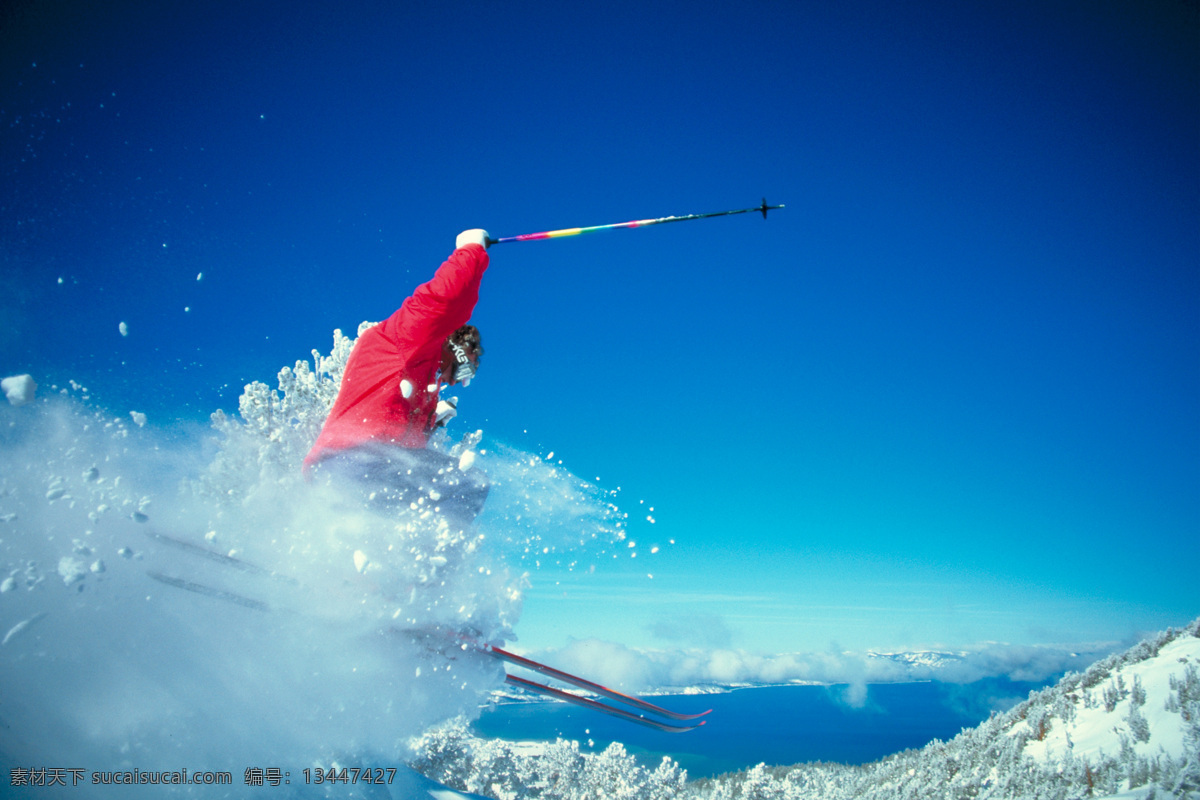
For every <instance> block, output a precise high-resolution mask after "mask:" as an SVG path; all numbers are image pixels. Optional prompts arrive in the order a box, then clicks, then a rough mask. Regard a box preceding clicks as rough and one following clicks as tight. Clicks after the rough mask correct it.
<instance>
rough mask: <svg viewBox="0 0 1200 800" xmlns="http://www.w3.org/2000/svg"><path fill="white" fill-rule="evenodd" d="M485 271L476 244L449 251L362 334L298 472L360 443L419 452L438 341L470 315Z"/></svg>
mask: <svg viewBox="0 0 1200 800" xmlns="http://www.w3.org/2000/svg"><path fill="white" fill-rule="evenodd" d="M487 266H488V255H487V252H486V251H485V250H484V248H483V247H482V246H481V245H478V244H469V245H467V246H466V247H463V248H460V249H458V250H455V251H454V253H453V254H452V255H451V256H450V258H449V259H447V260H446V262H445V263H444V264H442V265H441V266H440V267H438V270H437V272H436V273H434V276H433V278H432V279H431V280H430V281H429V282H428V283H423V284H421V285H420V286H418V287H417V289H416V291H414V292H413V294H412V297H409V298H408V299H407V300H405V301H404V303H403V304H402V305H401V306H400V308H399V310H397V311H396V313H394V314H392V315H391V316H390V317H388V318H387V319H386V320H384V321H383V322H381V323H379V324H378V325H376V326H375V327H373V328H370V329H368V330H366V331H364V332H363V334H362V335H361V336H359V337H358V341H357V342H355V344H354V349H353V350H352V351H350V358H349V360H348V361H347V362H346V370H345V372H344V373H343V374H342V385H341V387H340V388H339V389H338V395H337V399H336V400H334V403H333V408H332V409H331V410H330V412H329V416H328V417H327V418H326V419H325V425H324V427H322V428H321V435H320V436H318V437H317V441H316V444H314V445H313V447H312V450H310V451H309V452H308V455H307V456H306V457H305V459H304V469H305V471H306V472H307V471H308V469H309V468H310V467H312V466H313V465H314V464H316V463H317V462H319V461H320V460H321V459H322V458H324V457H325V456H327V455H329V454H330V453H332V452H336V451H339V450H345V449H347V448H350V447H354V446H356V445H360V444H363V443H364V442H368V441H372V442H381V443H388V444H395V445H398V446H400V447H408V448H414V449H420V448H422V447H424V446H425V445H426V444H427V443H428V441H429V437H430V435H431V434H432V433H433V429H434V413H435V411H436V409H437V402H438V369H439V368H440V367H441V364H442V344H443V343H444V342H445V341H446V338H447V337H449V336H450V334H452V333H454V331H456V330H458V329H459V328H460V327H462V326H463V325H466V324H467V321H468V320H469V319H470V318H471V312H472V311H473V310H474V309H475V303H476V302H477V301H478V300H479V282H480V281H481V280H482V279H483V273H484V270H486V269H487Z"/></svg>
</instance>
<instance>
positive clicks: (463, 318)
mask: <svg viewBox="0 0 1200 800" xmlns="http://www.w3.org/2000/svg"><path fill="white" fill-rule="evenodd" d="M469 234H470V236H468V235H469ZM464 238H465V239H466V241H464ZM479 239H482V240H483V242H486V240H487V232H486V231H482V230H477V231H464V232H463V233H461V234H459V236H458V241H457V242H456V244H458V243H459V242H462V246H460V247H458V248H456V249H455V251H454V252H453V253H452V254H451V255H450V257H449V258H448V259H446V261H445V262H444V263H443V264H442V265H441V266H440V267H438V269H437V272H435V273H434V275H433V278H431V279H430V280H429V281H427V282H425V283H423V284H421V285H420V286H418V287H417V289H416V291H414V292H413V294H412V297H409V298H408V299H407V300H405V301H404V304H403V305H402V306H401V308H400V311H398V312H397V313H395V314H393V315H392V317H391V318H390V319H388V320H387V321H386V322H385V323H384V325H385V330H384V333H385V334H386V335H389V336H394V337H396V338H409V339H410V340H411V339H417V340H420V343H421V344H432V343H436V344H437V346H438V347H440V346H441V343H442V342H443V341H444V340H445V339H446V337H448V336H449V335H450V334H452V333H454V331H456V330H458V328H460V327H461V326H463V325H466V324H467V321H468V320H470V318H471V312H472V311H474V309H475V304H476V303H477V302H478V301H479V284H480V281H482V279H483V273H484V271H485V270H487V267H488V263H489V259H488V254H487V251H486V244H484V243H481V242H480V241H479ZM414 344H417V343H416V342H414ZM418 346H419V345H418Z"/></svg>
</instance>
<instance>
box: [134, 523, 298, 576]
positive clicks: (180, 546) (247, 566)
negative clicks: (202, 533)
mask: <svg viewBox="0 0 1200 800" xmlns="http://www.w3.org/2000/svg"><path fill="white" fill-rule="evenodd" d="M146 536H148V537H150V538H151V539H153V540H154V541H156V542H158V543H160V544H165V545H168V546H170V547H174V548H176V549H177V550H182V551H183V552H185V553H191V554H192V555H196V556H200V557H201V558H204V559H207V560H209V561H212V562H215V563H217V564H221V565H223V566H226V567H230V568H232V569H236V570H238V571H239V572H248V573H250V574H252V575H266V576H268V577H271V578H277V579H279V580H282V581H287V582H288V583H291V584H293V585H295V583H296V581H295V580H293V579H292V578H289V577H288V576H286V575H281V574H279V573H278V572H275V571H274V570H269V569H267V568H266V567H260V566H259V565H258V564H253V563H251V562H249V561H246V560H245V559H243V558H237V557H236V556H230V555H226V554H224V553H221V552H218V551H216V550H213V549H212V548H210V547H205V546H203V545H199V544H193V543H192V542H189V541H187V540H185V539H178V538H176V537H174V536H168V535H167V534H165V533H159V532H158V531H153V530H148V531H146Z"/></svg>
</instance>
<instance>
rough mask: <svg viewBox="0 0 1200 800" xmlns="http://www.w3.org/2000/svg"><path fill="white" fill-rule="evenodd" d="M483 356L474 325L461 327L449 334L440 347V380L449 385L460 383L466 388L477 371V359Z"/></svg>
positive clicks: (477, 330)
mask: <svg viewBox="0 0 1200 800" xmlns="http://www.w3.org/2000/svg"><path fill="white" fill-rule="evenodd" d="M482 355H483V343H482V340H481V339H480V338H479V329H478V328H476V327H475V326H474V325H463V326H462V327H461V328H459V329H458V330H456V331H455V332H454V333H452V334H450V337H449V338H448V339H446V343H445V344H444V345H442V378H443V380H445V379H449V381H450V385H451V386H453V385H454V384H456V383H462V385H463V386H468V385H470V383H471V378H473V377H475V373H476V371H478V369H479V358H480V356H482Z"/></svg>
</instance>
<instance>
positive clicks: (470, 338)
mask: <svg viewBox="0 0 1200 800" xmlns="http://www.w3.org/2000/svg"><path fill="white" fill-rule="evenodd" d="M450 341H451V342H452V343H453V344H456V345H458V346H459V347H461V348H462V349H463V350H466V351H467V352H468V353H472V354H474V356H475V358H476V359H479V358H481V357H482V356H483V340H482V339H480V337H479V328H476V327H475V326H474V325H463V326H462V327H461V328H459V329H458V330H456V331H455V332H454V333H452V334H450Z"/></svg>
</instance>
